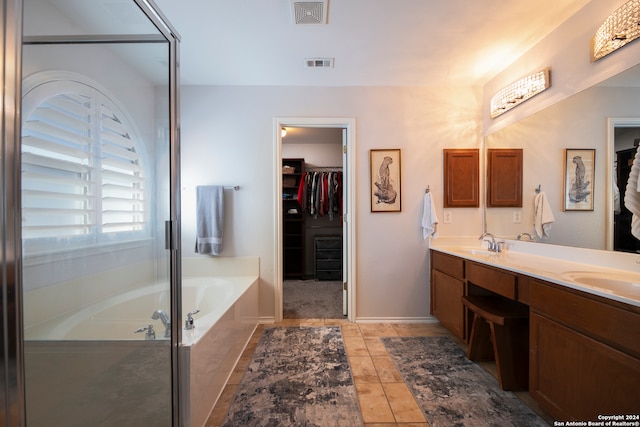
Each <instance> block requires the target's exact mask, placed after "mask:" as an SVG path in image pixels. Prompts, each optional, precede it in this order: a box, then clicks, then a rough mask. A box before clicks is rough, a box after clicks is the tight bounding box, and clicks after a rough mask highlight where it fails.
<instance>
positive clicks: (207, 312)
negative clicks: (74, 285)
mask: <svg viewBox="0 0 640 427" xmlns="http://www.w3.org/2000/svg"><path fill="white" fill-rule="evenodd" d="M253 281H255V278H254V277H252V276H228V277H215V276H202V277H184V278H183V279H182V313H183V315H185V316H186V313H188V312H193V311H194V310H196V309H197V310H200V312H199V313H197V314H196V315H194V316H193V317H194V320H195V322H194V325H195V328H194V329H192V330H189V331H183V332H182V344H183V345H192V344H195V343H196V342H197V341H198V340H199V339H200V337H201V336H202V335H203V334H204V333H206V331H207V330H208V329H209V328H211V327H212V326H213V325H214V324H215V323H216V321H217V319H219V318H220V317H221V316H222V315H223V314H224V313H225V312H226V311H227V310H228V309H229V307H231V306H232V305H233V304H234V302H235V301H237V300H238V299H239V298H240V297H241V296H242V295H243V294H244V293H245V292H246V291H247V289H248V288H249V286H251V284H252V283H253ZM170 298H171V297H170V294H169V289H168V285H167V284H166V283H162V284H154V285H148V286H145V287H143V288H140V289H135V290H132V291H128V292H124V293H122V294H118V295H115V296H113V297H110V298H108V299H106V300H103V301H99V302H96V303H93V304H91V305H89V306H88V307H85V308H83V309H81V310H79V311H77V312H75V313H72V314H66V315H62V316H57V317H56V318H53V319H49V320H47V321H46V322H43V323H41V324H39V325H34V326H29V327H26V328H25V339H26V340H43V341H49V340H52V341H61V340H64V341H73V340H83V341H86V340H142V339H145V334H144V332H141V333H135V331H136V330H137V329H139V328H141V327H147V326H148V325H150V324H151V325H153V329H154V330H155V332H156V339H167V338H165V337H164V333H165V328H164V326H163V324H162V322H161V321H160V320H152V319H151V315H152V314H153V313H154V312H155V311H156V310H158V309H162V310H164V311H165V312H166V313H170V312H171V310H170V305H169V303H170ZM184 320H185V319H183V323H184Z"/></svg>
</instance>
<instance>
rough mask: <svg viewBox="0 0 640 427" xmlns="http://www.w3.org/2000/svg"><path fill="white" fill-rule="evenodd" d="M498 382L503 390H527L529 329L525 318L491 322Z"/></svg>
mask: <svg viewBox="0 0 640 427" xmlns="http://www.w3.org/2000/svg"><path fill="white" fill-rule="evenodd" d="M491 335H492V336H493V352H494V355H495V358H496V371H497V373H498V384H500V388H502V389H503V390H527V389H528V384H529V329H528V324H527V321H526V319H524V320H523V319H518V320H507V321H506V322H505V325H504V326H500V325H496V324H494V323H491Z"/></svg>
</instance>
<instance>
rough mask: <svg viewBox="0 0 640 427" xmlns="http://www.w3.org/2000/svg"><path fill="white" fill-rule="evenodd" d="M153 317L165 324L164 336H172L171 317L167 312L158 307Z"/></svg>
mask: <svg viewBox="0 0 640 427" xmlns="http://www.w3.org/2000/svg"><path fill="white" fill-rule="evenodd" d="M151 318H152V319H153V320H158V319H160V320H161V321H162V324H163V325H164V337H165V338H171V320H170V319H169V316H167V313H165V311H164V310H162V309H158V310H156V311H154V312H153V314H152V315H151Z"/></svg>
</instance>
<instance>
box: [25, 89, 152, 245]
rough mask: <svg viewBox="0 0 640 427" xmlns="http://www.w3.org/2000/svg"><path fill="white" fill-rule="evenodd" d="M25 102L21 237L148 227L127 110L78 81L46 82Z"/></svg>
mask: <svg viewBox="0 0 640 427" xmlns="http://www.w3.org/2000/svg"><path fill="white" fill-rule="evenodd" d="M25 100H26V101H28V102H27V103H26V104H27V105H31V106H32V108H30V111H29V112H28V116H27V117H25V118H24V121H23V130H22V205H23V218H22V225H23V237H24V238H25V239H34V238H52V237H55V238H65V237H66V238H74V237H79V236H85V242H86V237H89V238H90V241H99V240H100V235H101V234H107V233H109V234H116V233H122V232H128V233H130V232H136V231H140V230H143V229H144V228H145V221H146V215H145V201H144V189H145V185H144V183H145V182H144V173H143V167H142V164H141V159H140V157H139V153H138V152H137V150H136V145H137V144H138V141H136V138H135V133H134V132H133V131H132V127H131V125H130V124H129V122H128V121H127V120H126V116H125V114H124V112H122V111H121V110H120V109H119V108H118V107H117V106H116V105H115V104H114V102H112V101H111V100H110V99H109V98H107V97H106V96H105V95H104V93H103V92H101V91H100V90H97V89H95V88H93V87H91V86H90V85H87V84H84V83H80V82H77V81H50V82H47V83H44V84H42V85H39V86H37V87H35V89H34V90H33V91H31V92H29V93H28V94H26V95H25Z"/></svg>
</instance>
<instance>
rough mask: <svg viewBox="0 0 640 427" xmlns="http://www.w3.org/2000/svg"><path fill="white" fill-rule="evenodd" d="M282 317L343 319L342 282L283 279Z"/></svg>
mask: <svg viewBox="0 0 640 427" xmlns="http://www.w3.org/2000/svg"><path fill="white" fill-rule="evenodd" d="M282 294H283V301H282V305H283V318H284V319H345V318H346V317H345V316H344V315H343V314H342V282H341V281H340V282H324V281H316V280H285V281H284V282H283V291H282Z"/></svg>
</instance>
